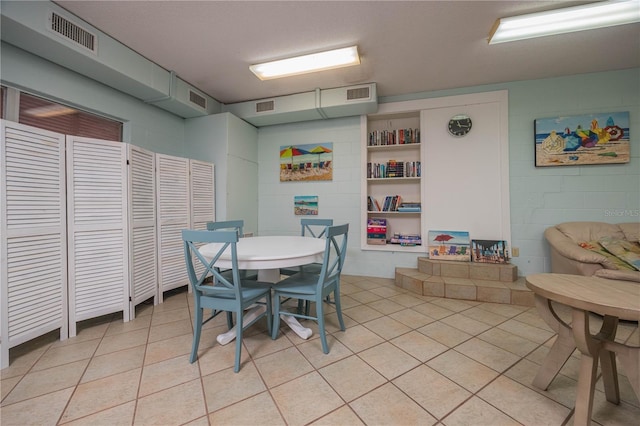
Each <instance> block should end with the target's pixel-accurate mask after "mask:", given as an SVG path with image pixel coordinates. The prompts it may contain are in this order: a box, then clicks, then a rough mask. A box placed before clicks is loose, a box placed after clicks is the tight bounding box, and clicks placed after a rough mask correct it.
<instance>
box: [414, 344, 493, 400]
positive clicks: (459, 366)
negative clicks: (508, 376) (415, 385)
mask: <svg viewBox="0 0 640 426" xmlns="http://www.w3.org/2000/svg"><path fill="white" fill-rule="evenodd" d="M427 365H428V366H429V367H431V368H433V369H434V370H436V371H437V372H438V373H440V374H442V375H443V376H445V377H447V378H448V379H450V380H453V381H454V382H456V383H457V384H459V385H460V386H462V387H464V388H465V389H467V390H468V391H470V392H477V391H478V390H479V389H481V388H482V387H484V386H485V385H486V384H487V383H489V382H490V381H492V380H493V379H495V378H496V377H497V376H498V373H497V372H496V371H495V370H493V369H491V368H489V367H486V366H484V365H482V364H480V363H479V362H477V361H474V360H472V359H471V358H468V357H466V356H464V355H462V354H461V353H459V352H456V351H455V350H453V349H450V350H449V351H447V352H445V353H443V354H442V355H439V356H437V357H436V358H434V359H432V360H431V361H429V362H427Z"/></svg>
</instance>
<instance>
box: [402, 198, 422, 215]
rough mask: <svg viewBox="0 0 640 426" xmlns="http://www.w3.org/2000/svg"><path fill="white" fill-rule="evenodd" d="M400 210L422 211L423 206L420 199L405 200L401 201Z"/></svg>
mask: <svg viewBox="0 0 640 426" xmlns="http://www.w3.org/2000/svg"><path fill="white" fill-rule="evenodd" d="M398 211H399V212H404V213H412V212H421V211H422V206H421V204H420V202H419V201H405V202H403V203H400V205H399V206H398Z"/></svg>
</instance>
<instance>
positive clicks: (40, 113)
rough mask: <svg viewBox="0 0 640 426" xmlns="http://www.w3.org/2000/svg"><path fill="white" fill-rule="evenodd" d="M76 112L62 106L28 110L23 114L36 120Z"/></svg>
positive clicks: (46, 106) (45, 106) (47, 106)
mask: <svg viewBox="0 0 640 426" xmlns="http://www.w3.org/2000/svg"><path fill="white" fill-rule="evenodd" d="M76 112H78V110H76V109H73V108H69V107H66V106H64V105H56V104H54V105H44V106H41V107H36V108H30V109H28V110H26V111H25V112H24V113H25V114H28V115H32V116H34V117H38V118H49V117H57V116H59V115H67V114H74V113H76Z"/></svg>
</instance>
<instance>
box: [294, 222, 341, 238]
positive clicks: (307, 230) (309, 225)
mask: <svg viewBox="0 0 640 426" xmlns="http://www.w3.org/2000/svg"><path fill="white" fill-rule="evenodd" d="M300 225H301V227H302V232H301V234H300V235H302V236H303V237H308V236H311V237H313V238H322V237H324V236H325V234H326V232H327V226H332V225H333V219H300Z"/></svg>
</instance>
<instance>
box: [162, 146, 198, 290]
mask: <svg viewBox="0 0 640 426" xmlns="http://www.w3.org/2000/svg"><path fill="white" fill-rule="evenodd" d="M189 186H190V185H189V160H187V159H185V158H178V157H172V156H168V155H161V154H156V206H157V207H156V212H157V215H158V217H157V223H158V227H157V233H158V234H157V235H158V237H157V238H158V282H159V288H160V291H159V294H158V295H159V299H160V300H159V301H160V302H162V294H163V292H165V291H167V290H171V289H173V288H177V287H181V286H184V285H188V284H189V280H188V277H187V270H186V266H185V262H184V251H183V248H182V235H181V232H182V230H183V229H188V228H189V227H190V213H189V212H190V203H189V201H190V193H189Z"/></svg>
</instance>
